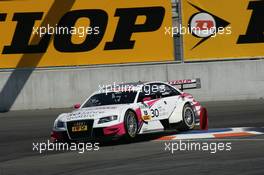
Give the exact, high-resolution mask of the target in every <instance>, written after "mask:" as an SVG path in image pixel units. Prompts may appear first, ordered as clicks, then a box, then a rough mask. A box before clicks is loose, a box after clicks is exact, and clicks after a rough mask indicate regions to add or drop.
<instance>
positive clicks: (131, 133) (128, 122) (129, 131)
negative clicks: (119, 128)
mask: <svg viewBox="0 0 264 175" xmlns="http://www.w3.org/2000/svg"><path fill="white" fill-rule="evenodd" d="M124 124H125V129H126V138H128V139H133V138H135V137H136V135H137V130H138V124H137V118H136V114H135V113H134V112H132V111H127V112H126V114H125V121H124Z"/></svg>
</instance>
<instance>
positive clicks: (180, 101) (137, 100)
mask: <svg viewBox="0 0 264 175" xmlns="http://www.w3.org/2000/svg"><path fill="white" fill-rule="evenodd" d="M186 86H188V87H186ZM200 87H201V83H200V79H186V80H175V81H170V82H161V81H155V82H136V83H127V84H117V85H116V84H114V85H111V86H105V87H103V88H101V89H100V90H98V91H97V92H95V93H93V94H92V95H91V96H90V97H89V98H87V99H86V100H85V101H84V102H83V103H82V104H77V105H75V110H74V111H72V112H70V113H63V114H60V115H59V116H58V117H57V119H56V120H55V122H54V125H53V129H52V132H51V140H52V141H54V142H68V141H86V140H93V139H98V138H107V137H108V138H111V139H112V138H122V137H123V138H127V139H133V138H135V137H136V136H137V135H140V134H146V133H153V132H160V131H164V130H178V131H187V130H192V129H194V128H198V127H199V128H200V129H203V130H204V129H207V128H208V117H207V111H206V109H205V108H204V107H202V106H201V104H200V103H199V102H197V101H196V100H195V99H194V98H193V97H192V95H190V94H188V93H185V92H183V90H185V89H193V88H200Z"/></svg>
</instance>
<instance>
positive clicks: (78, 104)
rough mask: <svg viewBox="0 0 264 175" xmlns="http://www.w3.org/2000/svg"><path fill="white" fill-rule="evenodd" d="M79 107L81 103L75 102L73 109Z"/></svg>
mask: <svg viewBox="0 0 264 175" xmlns="http://www.w3.org/2000/svg"><path fill="white" fill-rule="evenodd" d="M80 107H81V104H80V103H77V104H75V105H74V106H73V108H74V109H80Z"/></svg>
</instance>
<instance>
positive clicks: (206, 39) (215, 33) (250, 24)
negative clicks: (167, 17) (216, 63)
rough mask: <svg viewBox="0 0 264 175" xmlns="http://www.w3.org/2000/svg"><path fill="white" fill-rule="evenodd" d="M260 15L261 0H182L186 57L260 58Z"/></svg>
mask: <svg viewBox="0 0 264 175" xmlns="http://www.w3.org/2000/svg"><path fill="white" fill-rule="evenodd" d="M263 15H264V0H260V1H250V0H239V1H228V0H223V1H221V2H220V1H216V0H212V1H206V0H198V1H197V0H196V1H194V0H183V1H182V19H183V20H182V21H183V24H182V25H183V26H188V28H189V30H190V31H191V32H190V33H188V34H186V35H183V44H184V46H183V48H184V59H185V61H202V60H218V59H234V58H239V59H241V58H249V57H250V58H252V57H255V58H262V56H263V55H264V49H263V46H264V33H263V32H264V23H263V22H262V21H263V19H262V17H263ZM223 51H224V52H223Z"/></svg>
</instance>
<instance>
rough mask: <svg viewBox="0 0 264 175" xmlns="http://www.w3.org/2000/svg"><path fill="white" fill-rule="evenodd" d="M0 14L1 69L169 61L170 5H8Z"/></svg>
mask: <svg viewBox="0 0 264 175" xmlns="http://www.w3.org/2000/svg"><path fill="white" fill-rule="evenodd" d="M0 9H1V10H0V35H1V37H0V53H1V55H0V68H18V67H50V66H75V65H93V64H114V63H131V62H149V61H151V62H156V61H172V60H174V53H173V40H172V38H171V37H170V36H166V35H164V28H165V26H171V25H172V10H171V1H170V0H166V1H164V0H152V1H142V0H133V1H127V0H115V1H110V0H96V1H87V0H67V1H65V0H39V1H35V0H11V1H0Z"/></svg>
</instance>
